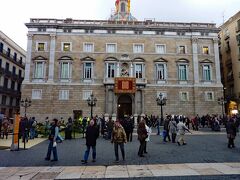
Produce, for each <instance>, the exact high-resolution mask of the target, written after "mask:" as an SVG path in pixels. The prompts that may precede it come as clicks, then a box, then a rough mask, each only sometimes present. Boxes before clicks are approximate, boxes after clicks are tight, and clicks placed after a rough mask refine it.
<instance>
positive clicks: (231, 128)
mask: <svg viewBox="0 0 240 180" xmlns="http://www.w3.org/2000/svg"><path fill="white" fill-rule="evenodd" d="M235 123H236V122H234V119H233V118H230V119H229V121H228V122H227V125H226V131H227V137H228V148H235V145H234V139H235V137H236V135H237V127H236V124H235Z"/></svg>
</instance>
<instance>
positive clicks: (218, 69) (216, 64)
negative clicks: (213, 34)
mask: <svg viewBox="0 0 240 180" xmlns="http://www.w3.org/2000/svg"><path fill="white" fill-rule="evenodd" d="M213 46H214V56H215V68H216V80H217V84H221V73H220V61H219V49H218V39H213Z"/></svg>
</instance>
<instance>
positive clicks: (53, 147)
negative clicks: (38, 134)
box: [45, 119, 59, 161]
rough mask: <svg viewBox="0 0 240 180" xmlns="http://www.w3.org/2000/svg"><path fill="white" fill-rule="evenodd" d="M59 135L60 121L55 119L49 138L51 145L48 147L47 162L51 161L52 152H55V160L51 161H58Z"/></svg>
mask: <svg viewBox="0 0 240 180" xmlns="http://www.w3.org/2000/svg"><path fill="white" fill-rule="evenodd" d="M58 134H59V127H58V120H57V119H53V124H52V126H51V128H50V134H49V137H48V139H49V145H48V151H47V156H46V158H45V160H46V161H49V160H50V158H51V153H52V152H53V160H51V161H58V155H57V142H56V139H57V137H58Z"/></svg>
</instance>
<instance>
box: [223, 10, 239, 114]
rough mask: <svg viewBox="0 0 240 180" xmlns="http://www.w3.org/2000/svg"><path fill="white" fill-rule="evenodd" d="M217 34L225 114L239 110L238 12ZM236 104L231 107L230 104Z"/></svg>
mask: <svg viewBox="0 0 240 180" xmlns="http://www.w3.org/2000/svg"><path fill="white" fill-rule="evenodd" d="M220 29H221V31H220V32H219V38H220V39H219V51H220V63H221V72H222V82H223V85H224V90H225V94H224V95H225V99H226V103H227V104H226V107H227V113H228V114H230V113H231V111H232V110H236V109H238V110H240V109H239V108H240V11H239V12H238V13H237V14H235V15H234V16H233V17H231V18H230V19H229V20H228V21H226V22H225V23H224V24H223V25H222V26H221V27H220ZM233 102H234V103H236V105H235V107H231V103H233ZM234 103H233V104H234Z"/></svg>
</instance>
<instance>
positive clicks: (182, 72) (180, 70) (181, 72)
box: [178, 64, 187, 81]
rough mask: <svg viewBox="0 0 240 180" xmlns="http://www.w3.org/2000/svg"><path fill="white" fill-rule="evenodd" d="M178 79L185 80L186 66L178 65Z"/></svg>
mask: <svg viewBox="0 0 240 180" xmlns="http://www.w3.org/2000/svg"><path fill="white" fill-rule="evenodd" d="M178 79H179V80H180V81H186V80H187V65H186V64H180V65H179V66H178Z"/></svg>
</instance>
